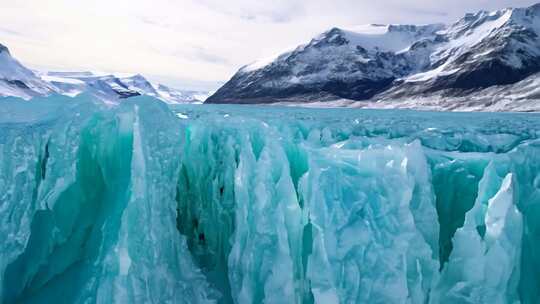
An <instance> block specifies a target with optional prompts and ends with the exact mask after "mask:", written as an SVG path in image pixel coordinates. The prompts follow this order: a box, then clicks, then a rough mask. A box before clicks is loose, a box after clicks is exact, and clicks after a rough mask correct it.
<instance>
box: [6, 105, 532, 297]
mask: <svg viewBox="0 0 540 304" xmlns="http://www.w3.org/2000/svg"><path fill="white" fill-rule="evenodd" d="M1 102H2V103H3V106H2V110H0V214H1V215H2V216H1V217H0V302H2V303H50V302H54V303H206V302H208V303H215V302H217V303H263V302H264V303H538V301H539V300H540V295H539V294H538V291H537V290H538V288H537V286H538V284H540V245H538V244H539V243H540V226H539V224H537V223H538V222H539V221H538V219H540V207H539V206H540V141H539V140H538V137H539V136H540V117H539V116H537V115H534V114H530V115H529V114H511V115H510V114H509V115H504V114H457V113H454V114H443V113H439V114H434V113H418V112H403V111H350V110H348V111H340V110H302V109H283V108H257V107H248V108H244V107H226V106H225V107H224V106H201V107H196V106H195V107H193V106H185V107H175V108H173V109H172V110H171V109H169V108H167V107H166V106H165V105H164V104H161V103H159V102H157V101H155V100H153V99H150V98H148V97H141V98H135V99H133V100H130V101H127V102H126V103H123V104H122V105H120V106H118V107H116V108H104V107H103V106H101V105H99V104H95V103H93V101H92V100H91V98H90V97H88V96H80V97H77V98H75V99H71V98H67V97H52V98H47V99H42V100H35V101H32V102H21V101H19V100H16V99H10V98H7V99H3V100H1ZM175 114H176V115H175Z"/></svg>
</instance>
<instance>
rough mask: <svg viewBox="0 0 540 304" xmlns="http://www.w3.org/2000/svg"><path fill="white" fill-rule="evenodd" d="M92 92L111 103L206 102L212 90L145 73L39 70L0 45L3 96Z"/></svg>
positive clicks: (0, 78)
mask: <svg viewBox="0 0 540 304" xmlns="http://www.w3.org/2000/svg"><path fill="white" fill-rule="evenodd" d="M82 92H89V93H91V94H93V95H95V96H97V97H98V98H100V99H101V100H103V101H105V102H107V103H118V102H120V101H121V100H122V99H124V98H129V97H133V96H139V95H148V96H153V97H156V98H159V99H161V100H163V101H165V102H167V103H173V104H174V103H202V102H204V101H205V99H206V98H207V97H208V95H209V93H208V92H200V91H181V90H176V89H173V88H170V87H167V86H165V85H163V84H152V83H150V82H149V81H148V80H147V79H146V78H144V77H143V76H142V75H139V74H137V75H134V76H126V77H119V76H115V75H111V74H97V73H92V72H44V73H40V72H35V71H32V70H30V69H28V68H26V67H24V66H23V65H22V64H21V63H20V62H19V61H18V60H16V59H15V58H14V57H13V56H12V55H11V54H10V52H9V50H8V48H7V47H5V46H4V45H1V44H0V96H16V97H20V98H24V99H30V98H32V97H36V96H46V95H50V94H55V93H56V94H62V95H68V96H76V95H78V94H80V93H82Z"/></svg>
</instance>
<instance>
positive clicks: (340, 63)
mask: <svg viewBox="0 0 540 304" xmlns="http://www.w3.org/2000/svg"><path fill="white" fill-rule="evenodd" d="M539 37H540V4H538V5H533V6H531V7H527V8H508V9H503V10H499V11H494V12H487V11H480V12H477V13H473V14H467V15H465V16H464V17H463V18H461V19H460V20H458V21H456V22H455V23H453V24H448V25H444V24H431V25H382V24H370V25H363V26H358V27H353V28H348V29H343V28H332V29H330V30H328V31H326V32H324V33H322V34H320V35H318V36H317V37H315V38H313V39H312V40H311V41H309V42H308V43H306V44H302V45H300V46H298V47H297V48H295V49H293V50H292V51H288V52H285V53H283V54H281V55H278V56H274V57H273V58H272V59H271V60H266V61H258V62H256V63H254V64H250V65H248V66H246V67H244V68H242V69H240V70H239V71H238V72H237V73H236V74H235V75H234V76H233V77H232V78H231V79H230V80H229V82H227V83H226V84H225V85H224V86H223V87H222V88H220V89H219V90H218V91H217V92H216V94H214V95H213V96H211V97H210V98H209V99H208V102H209V103H247V104H251V103H275V102H280V103H281V102H286V103H289V104H290V103H298V104H305V103H313V102H317V103H322V104H324V103H325V102H328V101H336V100H352V101H359V102H364V103H366V106H369V105H368V104H373V103H377V102H379V101H381V102H384V103H385V104H390V107H391V104H392V101H394V100H400V101H403V100H407V99H409V100H412V99H426V98H427V99H430V98H431V99H433V98H443V99H445V101H448V102H450V103H452V102H457V103H459V102H461V101H462V100H463V99H464V98H465V99H466V98H467V96H473V95H474V94H477V93H479V92H480V91H482V92H483V93H485V92H487V91H486V89H487V88H491V87H493V86H498V87H500V86H509V85H512V90H514V89H516V88H518V87H528V86H529V83H530V82H531V81H530V80H529V81H528V83H527V84H523V86H521V85H520V84H519V82H521V81H524V80H525V78H528V77H540V74H539V73H540V38H539ZM535 75H536V76H535ZM517 90H518V91H519V90H520V89H517ZM494 91H495V90H489V92H494ZM497 91H499V89H497ZM497 96H500V94H497ZM497 96H487V98H486V96H481V97H482V98H480V99H482V100H484V101H485V102H486V103H488V104H489V106H490V107H491V106H493V104H494V103H497V102H498V100H497V99H496V98H497ZM505 96H506V97H510V96H508V94H506V95H505ZM534 98H535V99H532V100H533V103H534V104H537V103H536V101H535V100H536V98H537V97H534ZM512 99H513V98H510V99H505V101H504V104H505V106H504V107H496V108H497V109H501V110H504V109H512V110H515V109H516V108H515V107H510V108H508V107H507V106H508V104H507V103H508V101H510V100H512ZM521 101H522V102H526V101H523V100H521ZM331 104H332V103H329V105H331ZM407 104H410V103H407ZM478 106H479V105H477V106H475V109H477V108H479V107H478ZM413 107H414V104H413ZM459 107H460V105H459V104H457V105H456V107H453V106H450V108H459ZM465 108H467V107H465ZM465 108H464V109H465ZM480 108H482V107H481V106H480ZM527 110H530V107H527ZM538 110H540V108H539V109H538Z"/></svg>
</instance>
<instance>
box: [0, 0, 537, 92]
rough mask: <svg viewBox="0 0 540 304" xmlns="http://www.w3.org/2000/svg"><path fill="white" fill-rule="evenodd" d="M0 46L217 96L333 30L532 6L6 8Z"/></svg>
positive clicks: (53, 4) (451, 1)
mask: <svg viewBox="0 0 540 304" xmlns="http://www.w3.org/2000/svg"><path fill="white" fill-rule="evenodd" d="M0 3H1V5H0V20H2V23H1V25H0V43H3V44H5V45H6V46H8V47H9V48H10V50H11V52H12V54H13V55H14V56H15V57H17V58H18V59H19V60H20V61H22V62H23V64H26V65H27V66H30V67H32V68H36V69H41V70H96V71H102V72H119V73H141V74H143V75H145V76H147V77H148V78H150V79H151V80H153V81H160V82H162V83H165V84H168V85H172V86H174V87H178V88H187V89H213V88H215V87H216V86H217V85H218V84H219V83H220V82H224V81H226V80H228V78H230V76H232V74H233V73H234V72H235V71H236V70H237V69H238V68H240V67H241V66H243V65H245V64H248V63H250V62H252V61H254V60H256V59H258V58H264V57H269V56H272V55H274V54H276V53H280V52H281V51H282V50H285V49H289V48H291V47H293V46H296V45H298V44H300V43H304V42H307V41H308V40H309V39H310V38H311V37H313V36H314V35H316V34H318V33H320V32H323V31H325V30H327V29H329V28H330V27H333V26H342V27H350V26H355V25H359V24H367V23H407V24H411V23H413V24H420V23H436V22H444V23H448V22H453V21H455V20H457V19H458V18H461V16H462V15H463V14H464V13H466V12H475V11H478V10H480V9H486V10H494V9H500V8H505V7H521V6H528V5H531V4H533V3H535V1H528V0H437V1H434V0H410V1H406V0H273V1H261V0H144V1H143V0H90V1H83V0H64V1H60V0H46V1H44V0H17V1H15V0H0Z"/></svg>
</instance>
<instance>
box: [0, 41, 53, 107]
mask: <svg viewBox="0 0 540 304" xmlns="http://www.w3.org/2000/svg"><path fill="white" fill-rule="evenodd" d="M52 92H53V87H52V86H51V85H50V84H48V83H47V82H45V81H43V80H42V79H41V78H40V77H38V76H37V75H36V74H35V73H34V72H32V71H31V70H29V69H27V68H26V67H24V66H23V65H22V64H21V63H20V62H19V61H17V60H16V59H15V58H13V57H12V56H11V53H10V52H9V50H8V48H7V47H6V46H4V45H2V44H0V96H16V97H21V98H25V99H28V98H32V97H34V96H42V95H47V94H50V93H52Z"/></svg>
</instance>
